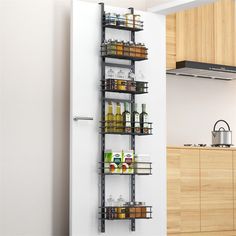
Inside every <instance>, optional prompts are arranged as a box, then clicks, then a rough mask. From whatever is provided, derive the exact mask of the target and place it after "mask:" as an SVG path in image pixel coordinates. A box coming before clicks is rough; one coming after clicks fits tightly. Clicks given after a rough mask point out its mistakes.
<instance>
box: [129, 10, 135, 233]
mask: <svg viewBox="0 0 236 236" xmlns="http://www.w3.org/2000/svg"><path fill="white" fill-rule="evenodd" d="M129 9H130V13H131V14H134V8H132V7H130V8H129ZM131 41H133V42H134V43H135V32H133V31H131ZM131 69H132V71H133V73H135V61H133V60H132V61H131ZM134 103H135V95H134V94H132V95H131V105H134ZM130 141H131V150H134V153H135V135H131V140H130ZM130 178H131V179H130V182H131V183H130V192H131V202H135V175H131V177H130ZM131 231H135V219H132V220H131Z"/></svg>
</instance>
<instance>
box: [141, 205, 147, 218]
mask: <svg viewBox="0 0 236 236" xmlns="http://www.w3.org/2000/svg"><path fill="white" fill-rule="evenodd" d="M141 206H142V218H147V207H146V206H145V202H141Z"/></svg>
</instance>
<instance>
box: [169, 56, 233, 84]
mask: <svg viewBox="0 0 236 236" xmlns="http://www.w3.org/2000/svg"><path fill="white" fill-rule="evenodd" d="M166 73H167V74H170V75H180V76H191V77H197V78H205V79H218V80H227V81H229V80H234V79H236V67H235V66H225V65H218V64H209V63H202V62H195V61H179V62H176V69H171V70H167V72H166Z"/></svg>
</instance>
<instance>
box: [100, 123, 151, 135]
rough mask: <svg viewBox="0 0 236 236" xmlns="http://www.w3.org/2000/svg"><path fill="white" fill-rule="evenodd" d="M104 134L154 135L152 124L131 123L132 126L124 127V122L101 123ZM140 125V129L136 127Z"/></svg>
mask: <svg viewBox="0 0 236 236" xmlns="http://www.w3.org/2000/svg"><path fill="white" fill-rule="evenodd" d="M100 123H101V127H100V129H101V133H102V134H120V135H139V136H142V135H152V130H153V128H152V124H153V123H152V122H144V123H142V122H131V126H124V123H123V121H120V122H119V121H100ZM135 124H139V127H137V126H135Z"/></svg>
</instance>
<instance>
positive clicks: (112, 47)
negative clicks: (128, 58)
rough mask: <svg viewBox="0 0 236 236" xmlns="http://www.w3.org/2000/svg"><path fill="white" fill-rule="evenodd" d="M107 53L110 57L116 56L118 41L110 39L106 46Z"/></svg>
mask: <svg viewBox="0 0 236 236" xmlns="http://www.w3.org/2000/svg"><path fill="white" fill-rule="evenodd" d="M106 52H107V54H108V55H115V54H116V41H115V40H113V39H109V40H108V42H107V46H106Z"/></svg>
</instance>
